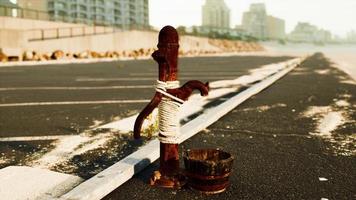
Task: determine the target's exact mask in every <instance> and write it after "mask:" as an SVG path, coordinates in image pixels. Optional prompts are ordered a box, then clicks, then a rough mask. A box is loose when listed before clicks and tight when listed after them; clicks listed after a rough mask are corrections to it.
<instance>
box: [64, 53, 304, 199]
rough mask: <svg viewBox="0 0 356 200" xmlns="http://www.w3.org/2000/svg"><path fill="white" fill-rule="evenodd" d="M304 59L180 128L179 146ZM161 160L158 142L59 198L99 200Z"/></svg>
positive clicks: (295, 60) (287, 65)
mask: <svg viewBox="0 0 356 200" xmlns="http://www.w3.org/2000/svg"><path fill="white" fill-rule="evenodd" d="M304 59H305V58H296V59H293V60H290V61H287V62H286V63H285V65H286V68H284V69H282V70H280V71H278V72H276V73H275V74H273V75H271V76H269V77H267V78H265V79H264V80H262V81H261V82H258V83H256V84H254V85H253V86H251V87H250V88H248V89H246V90H245V91H243V92H241V93H239V94H237V95H235V96H234V97H232V98H231V99H229V100H227V101H226V102H224V103H222V104H220V105H219V106H216V107H214V108H212V109H209V110H207V111H206V112H205V113H203V114H202V115H200V116H199V117H197V118H195V119H194V120H192V121H190V122H188V123H187V124H185V125H184V126H183V127H182V128H181V130H182V131H181V132H182V135H181V136H180V138H179V141H180V143H181V142H183V141H185V140H187V139H188V138H190V137H192V136H193V135H195V134H197V133H198V132H199V131H201V130H203V129H205V128H206V127H208V126H210V125H211V124H213V123H214V122H216V121H217V120H218V119H220V118H221V117H222V116H224V115H225V114H227V113H228V112H229V111H231V110H232V109H233V108H235V107H236V106H238V105H239V104H241V103H242V102H244V101H245V100H247V99H248V98H250V97H251V96H253V95H255V94H257V93H259V92H261V91H262V90H264V89H265V88H267V87H268V86H270V85H271V84H273V83H274V82H275V81H277V80H278V79H280V78H281V77H283V76H285V75H286V74H287V73H288V72H290V71H291V70H293V69H294V68H295V67H297V66H298V65H299V64H300V63H301V62H302V61H303V60H304ZM158 158H159V141H158V139H155V140H152V141H150V142H148V143H147V144H146V145H145V146H143V147H141V148H140V149H139V150H138V151H136V152H134V153H132V154H130V155H129V156H127V157H125V158H124V159H122V160H121V161H119V162H117V163H116V164H114V165H112V166H111V167H109V168H107V169H106V170H104V171H102V172H100V173H99V174H97V175H96V176H94V177H92V178H90V179H89V180H87V181H85V182H83V183H81V184H80V185H78V186H77V187H75V188H74V189H73V190H71V191H70V192H68V193H66V194H64V195H63V196H61V197H60V199H62V200H74V199H75V200H98V199H101V198H103V197H105V196H106V195H107V194H109V193H110V192H112V191H113V190H115V189H116V188H117V187H119V186H120V185H122V184H123V183H125V182H126V181H127V180H129V179H130V178H131V177H132V176H133V175H135V174H136V173H138V172H140V171H141V170H142V169H144V168H145V167H146V166H148V165H149V164H151V163H152V162H154V161H155V160H156V159H158Z"/></svg>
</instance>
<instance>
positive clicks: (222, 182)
mask: <svg viewBox="0 0 356 200" xmlns="http://www.w3.org/2000/svg"><path fill="white" fill-rule="evenodd" d="M183 158H184V165H185V173H186V176H187V177H188V184H189V186H190V187H192V188H193V189H196V190H199V191H201V192H203V193H206V194H217V193H221V192H224V191H225V190H226V188H227V187H228V185H229V176H230V173H231V171H232V164H233V160H234V158H233V156H232V155H231V154H230V153H227V152H224V151H222V150H220V149H191V150H187V151H186V152H185V153H184V155H183Z"/></svg>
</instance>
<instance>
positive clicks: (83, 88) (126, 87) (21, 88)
mask: <svg viewBox="0 0 356 200" xmlns="http://www.w3.org/2000/svg"><path fill="white" fill-rule="evenodd" d="M153 87H154V86H152V85H125V86H97V87H9V88H0V91H16V90H110V89H146V88H153Z"/></svg>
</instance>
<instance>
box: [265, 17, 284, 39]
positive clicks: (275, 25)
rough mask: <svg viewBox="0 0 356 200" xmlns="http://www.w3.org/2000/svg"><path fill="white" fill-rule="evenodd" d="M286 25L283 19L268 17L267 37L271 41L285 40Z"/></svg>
mask: <svg viewBox="0 0 356 200" xmlns="http://www.w3.org/2000/svg"><path fill="white" fill-rule="evenodd" d="M285 30H286V25H285V22H284V20H283V19H280V18H277V17H273V16H270V15H269V16H267V37H268V38H269V39H284V38H285V37H286V32H285Z"/></svg>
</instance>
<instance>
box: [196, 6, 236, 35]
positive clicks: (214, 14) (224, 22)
mask: <svg viewBox="0 0 356 200" xmlns="http://www.w3.org/2000/svg"><path fill="white" fill-rule="evenodd" d="M202 19H203V21H202V26H203V27H206V28H212V29H216V30H219V29H230V9H229V8H228V7H227V5H226V3H225V2H224V0H206V2H205V4H204V5H203V9H202Z"/></svg>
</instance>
